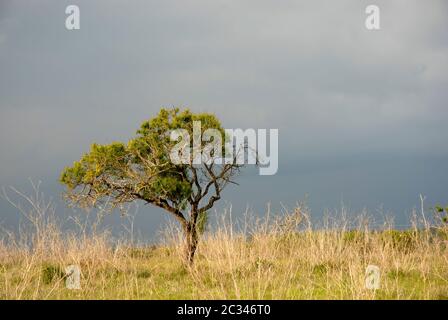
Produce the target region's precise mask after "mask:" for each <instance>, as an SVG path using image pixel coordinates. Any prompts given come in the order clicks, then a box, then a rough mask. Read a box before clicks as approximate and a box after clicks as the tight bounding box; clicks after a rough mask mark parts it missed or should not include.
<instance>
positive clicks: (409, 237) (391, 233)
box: [381, 230, 419, 251]
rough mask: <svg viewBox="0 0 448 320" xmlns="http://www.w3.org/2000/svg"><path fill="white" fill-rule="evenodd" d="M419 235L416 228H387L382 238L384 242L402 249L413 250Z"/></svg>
mask: <svg viewBox="0 0 448 320" xmlns="http://www.w3.org/2000/svg"><path fill="white" fill-rule="evenodd" d="M418 237H419V235H418V234H417V233H416V232H415V231H414V230H386V231H384V232H382V233H381V240H382V242H383V243H384V244H388V245H391V246H392V247H393V248H395V249H398V250H402V251H409V250H412V249H413V248H414V247H415V245H416V242H417V240H418Z"/></svg>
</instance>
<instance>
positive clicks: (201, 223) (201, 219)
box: [196, 211, 208, 234]
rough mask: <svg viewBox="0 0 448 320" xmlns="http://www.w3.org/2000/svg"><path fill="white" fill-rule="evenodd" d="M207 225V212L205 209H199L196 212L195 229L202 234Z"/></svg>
mask: <svg viewBox="0 0 448 320" xmlns="http://www.w3.org/2000/svg"><path fill="white" fill-rule="evenodd" d="M207 226H208V213H207V211H201V212H200V213H199V214H198V220H197V222H196V229H197V231H198V233H199V234H203V233H204V232H205V231H206V230H207Z"/></svg>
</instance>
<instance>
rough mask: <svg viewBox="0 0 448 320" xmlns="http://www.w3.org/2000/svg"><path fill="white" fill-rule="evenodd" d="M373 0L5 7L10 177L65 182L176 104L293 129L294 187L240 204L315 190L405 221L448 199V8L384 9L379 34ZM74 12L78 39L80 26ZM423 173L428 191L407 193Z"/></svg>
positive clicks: (0, 89) (283, 139)
mask: <svg viewBox="0 0 448 320" xmlns="http://www.w3.org/2000/svg"><path fill="white" fill-rule="evenodd" d="M370 2H371V1H369V2H367V1H355V0H353V1H349V0H346V1H337V2H336V1H334V2H330V1H205V0H204V1H129V2H126V3H124V2H122V1H38V2H37V1H35V2H25V1H20V2H19V1H6V2H5V1H2V4H1V5H0V71H1V72H0V97H1V98H0V126H1V127H0V148H1V150H2V152H1V154H0V163H1V164H2V165H1V167H0V181H1V182H2V184H19V183H22V181H24V180H25V179H26V178H27V177H30V176H31V177H37V178H41V179H43V180H44V181H45V180H51V181H52V182H51V183H53V181H55V180H56V178H57V175H58V173H59V171H60V170H61V169H62V168H63V167H64V166H65V165H68V164H70V163H71V161H73V160H75V159H77V158H78V157H79V155H80V154H81V153H82V152H84V151H86V150H87V148H88V146H89V144H90V143H91V142H93V141H97V142H110V141H113V140H126V139H128V138H129V137H131V136H132V134H133V133H134V132H135V129H136V128H137V126H138V124H139V123H140V122H141V121H142V120H144V119H146V118H149V117H151V116H152V115H154V114H155V113H156V112H157V110H158V109H159V108H160V107H161V106H173V105H176V106H179V105H183V106H188V107H191V108H192V109H194V110H195V111H211V112H215V113H216V114H217V115H218V116H219V117H220V118H222V119H223V123H224V126H226V127H230V128H232V127H243V128H247V127H255V128H279V129H280V155H279V159H280V171H279V175H278V176H276V177H269V178H268V177H255V176H253V177H251V178H244V179H249V180H250V181H249V180H248V182H246V186H247V187H245V186H244V183H242V186H241V187H240V189H241V190H243V192H239V193H235V194H233V193H232V191H229V196H228V200H231V201H232V202H235V203H237V204H240V206H244V204H245V202H249V203H254V202H257V201H258V202H257V203H258V205H261V206H262V205H264V203H261V204H260V203H259V200H257V199H260V197H255V196H253V195H252V194H256V193H261V194H263V195H265V196H266V197H268V198H266V202H267V201H269V200H272V201H285V202H290V203H294V202H295V200H297V198H298V197H300V196H301V195H302V194H303V193H304V192H308V191H310V193H314V196H315V197H316V198H317V200H316V201H317V207H318V208H321V207H322V206H323V205H331V204H334V202H335V201H336V204H337V202H338V199H339V198H340V195H341V194H345V196H344V197H350V196H351V195H352V196H354V197H356V199H357V200H355V199H350V200H353V201H355V202H356V201H359V202H356V203H357V204H359V205H364V204H365V205H376V204H379V203H383V201H386V203H387V204H388V205H389V206H390V207H392V208H394V209H397V208H398V209H399V210H404V209H407V208H410V207H412V206H413V205H414V203H415V202H412V200H411V199H412V197H416V196H417V195H418V192H427V193H430V194H432V195H433V198H434V200H436V199H438V200H440V201H442V200H443V199H439V198H441V197H443V195H444V194H443V192H442V191H440V188H442V186H441V185H439V180H438V179H439V177H440V175H446V173H444V172H445V171H446V170H444V168H445V167H444V166H443V163H444V161H443V160H440V159H444V158H443V157H446V156H447V151H446V148H444V146H445V145H446V142H447V138H448V131H447V130H446V129H443V128H444V127H446V121H447V120H448V114H447V110H448V108H447V107H446V101H447V98H448V96H447V95H448V94H447V93H446V92H447V91H446V87H447V85H448V42H447V37H446V30H448V19H447V16H448V5H447V4H446V2H445V1H442V0H440V1H437V0H432V1H417V0H414V1H374V3H375V4H377V5H378V6H379V7H380V9H381V28H382V29H381V30H380V31H368V30H366V29H365V28H364V19H365V16H366V15H365V13H364V10H365V7H366V6H367V5H368V4H371V3H370ZM68 4H78V5H79V6H80V9H81V30H79V31H67V30H66V29H65V26H64V23H65V17H66V16H65V13H64V11H65V7H66V6H67V5H68ZM423 155H424V156H427V157H430V159H429V160H428V161H429V162H431V163H432V170H430V171H429V172H433V173H432V174H430V173H428V171H427V168H426V167H420V163H421V161H423V160H421V157H422V156H423ZM433 156H434V157H436V158H431V157H433ZM403 157H404V159H403ZM353 158H355V159H359V163H360V167H357V168H358V169H353V168H352V169H350V170H352V171H350V172H348V171H347V170H349V168H348V169H343V168H346V167H344V165H343V163H344V162H348V163H350V159H353ZM375 159H376V160H375ZM378 159H379V160H378ZM381 159H382V160H381ZM385 159H387V160H385ZM403 161H405V162H406V161H407V162H406V163H407V165H404V166H402V167H401V166H400V163H403ZM423 162H425V161H423ZM335 164H337V165H336V167H335ZM413 165H414V166H415V168H417V169H415V170H416V171H418V172H417V173H416V174H417V175H418V176H419V177H425V178H422V179H423V180H424V181H423V182H421V181H420V180H421V179H420V178H415V180H412V181H408V182H406V185H402V184H401V183H402V182H401V181H405V180H406V179H407V178H408V177H409V176H412V174H413ZM400 167H401V169H400ZM304 168H307V169H306V170H305V169H304ZM405 168H406V170H405ZM418 168H420V169H421V170H420V169H418ZM328 170H330V171H328ZM353 170H354V171H353ZM356 170H358V171H356ZM419 170H420V171H419ZM313 172H314V174H312V173H313ZM324 172H328V174H323V173H324ZM379 172H389V176H394V177H395V179H394V180H393V181H395V182H391V181H386V180H381V181H378V180H376V177H377V175H378V174H379ZM391 173H393V174H391ZM330 177H331V183H329V181H328V179H329V178H330ZM345 177H351V178H352V180H350V179H346V178H345ZM356 177H358V179H356ZM361 177H362V179H363V181H364V182H365V183H367V184H369V185H370V187H369V188H368V189H362V187H361V188H357V187H356V186H358V185H359V184H362V183H363V182H362V181H360V180H359V179H361ZM251 179H252V180H251ZM350 181H351V182H350ZM406 181H407V180H406ZM345 183H351V184H350V185H345ZM384 183H386V184H388V186H384V185H383V184H384ZM409 183H410V184H415V185H414V186H413V187H412V188H409V185H408V184H409ZM419 183H420V185H418V184H419ZM381 188H386V189H387V188H389V189H387V191H384V192H383V191H381V192H380V191H375V190H379V189H381ZM421 189H423V190H421ZM360 190H361V191H360ZM362 190H365V192H362ZM397 190H399V191H397ZM355 191H356V192H355ZM394 192H395V194H396V197H395V199H389V198H388V197H386V194H388V193H392V194H393V193H394ZM385 198H387V199H385ZM363 202H364V204H363ZM401 213H402V212H398V214H401Z"/></svg>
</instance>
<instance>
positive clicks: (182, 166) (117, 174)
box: [60, 109, 242, 264]
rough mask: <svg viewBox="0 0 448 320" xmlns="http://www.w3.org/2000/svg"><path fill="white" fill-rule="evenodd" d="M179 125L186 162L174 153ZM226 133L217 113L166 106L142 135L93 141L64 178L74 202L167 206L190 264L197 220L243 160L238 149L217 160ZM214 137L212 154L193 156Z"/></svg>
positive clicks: (110, 206) (109, 206) (144, 127)
mask: <svg viewBox="0 0 448 320" xmlns="http://www.w3.org/2000/svg"><path fill="white" fill-rule="evenodd" d="M197 121H199V123H200V125H201V129H202V130H201V133H200V137H199V145H198V144H197V143H196V144H195V142H194V141H193V140H194V138H195V137H194V134H196V135H197V133H196V132H195V130H194V124H195V123H197ZM179 129H180V130H183V131H181V132H183V133H186V134H187V135H186V137H188V141H184V142H186V143H187V144H188V145H187V147H186V148H185V149H184V150H183V152H182V151H181V153H180V156H183V157H185V156H186V161H183V162H182V163H178V162H173V161H172V157H171V153H172V151H173V150H175V149H174V148H175V147H176V146H179V141H173V139H172V132H174V131H173V130H179ZM207 129H215V132H218V133H219V136H216V135H215V136H214V137H213V139H211V138H210V137H208V138H207V137H205V135H204V134H203V132H206V130H207ZM177 137H178V138H179V137H180V136H179V135H178V136H177ZM184 138H185V137H184ZM196 138H198V137H196ZM225 138H226V137H225V131H224V129H223V128H222V127H221V124H220V122H219V120H218V119H217V118H216V117H215V116H214V115H212V114H208V113H200V114H194V113H191V112H190V111H189V110H188V109H187V110H184V111H182V112H181V111H179V109H162V110H161V111H160V112H159V114H158V115H157V116H156V117H155V118H153V119H151V120H149V121H145V122H143V124H142V125H141V127H140V129H139V130H138V131H137V136H136V137H135V138H133V139H131V140H130V141H129V142H128V143H127V144H123V143H121V142H114V143H112V144H109V145H98V144H93V145H92V146H91V150H90V152H89V153H87V154H85V155H84V156H83V157H82V158H81V159H80V160H79V161H76V162H74V164H73V166H72V167H67V168H65V169H64V171H63V172H62V174H61V178H60V181H61V182H62V183H63V184H65V185H66V186H67V190H66V193H65V196H66V198H67V199H68V200H69V202H70V203H71V204H76V205H78V206H81V207H83V208H92V207H101V208H107V209H109V210H113V209H116V208H122V207H123V205H124V204H126V203H130V202H133V201H138V200H141V201H144V202H145V203H148V204H152V205H154V206H157V207H160V208H163V209H165V210H166V211H167V212H169V213H170V214H172V215H173V216H174V217H175V218H176V219H177V221H179V223H180V225H181V226H182V229H183V231H184V234H185V239H186V260H187V262H189V263H190V264H191V263H192V262H193V259H194V254H195V252H196V249H197V245H198V240H199V235H198V232H199V230H198V229H199V227H198V226H200V225H201V222H202V221H204V220H203V218H204V217H205V216H206V215H207V212H208V211H209V210H210V209H211V208H212V207H213V205H214V204H215V203H216V201H218V200H219V199H220V198H221V192H222V190H223V189H224V187H226V186H227V185H228V184H229V183H235V182H234V181H233V180H232V178H233V177H234V176H235V175H236V174H237V173H238V172H239V170H240V168H241V166H242V164H237V161H236V158H237V157H236V155H234V156H233V153H232V157H231V158H230V161H225V162H224V161H222V162H223V163H221V164H219V163H217V161H214V160H215V159H217V158H218V157H219V156H220V155H219V154H220V153H221V152H222V154H224V155H225V154H226V150H227V149H226V146H225V144H223V143H222V141H224V140H225ZM207 139H208V141H207ZM181 140H182V139H181ZM210 143H211V144H212V145H213V148H211V149H209V152H208V155H207V156H208V158H207V157H205V158H204V156H206V155H205V154H204V155H203V158H202V160H205V161H201V162H200V163H198V162H197V161H194V160H195V158H194V156H195V150H196V149H197V148H201V150H202V149H204V147H206V146H207V145H209V144H210ZM216 146H217V148H222V149H216V148H215V147H216ZM210 150H211V151H210ZM185 151H186V152H185ZM217 151H220V152H217ZM239 151H240V150H239ZM206 158H207V159H206ZM183 159H185V158H183Z"/></svg>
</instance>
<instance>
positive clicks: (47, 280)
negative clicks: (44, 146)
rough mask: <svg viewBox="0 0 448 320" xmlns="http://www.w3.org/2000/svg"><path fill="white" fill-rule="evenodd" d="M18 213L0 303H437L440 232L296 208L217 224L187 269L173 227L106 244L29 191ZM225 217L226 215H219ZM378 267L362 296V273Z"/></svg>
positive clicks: (444, 277)
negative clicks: (23, 220)
mask: <svg viewBox="0 0 448 320" xmlns="http://www.w3.org/2000/svg"><path fill="white" fill-rule="evenodd" d="M25 199H27V201H29V204H30V210H28V211H25V210H23V209H21V208H20V207H19V208H20V210H21V211H22V213H24V214H25V215H26V217H27V219H28V220H29V222H30V223H29V226H30V227H29V228H28V229H26V230H23V231H22V232H21V234H20V236H19V237H18V238H17V237H15V236H14V235H13V234H12V233H8V232H6V231H2V233H1V234H2V241H0V298H1V299H447V298H448V254H447V253H448V252H447V230H446V229H443V228H440V229H432V228H429V227H428V226H427V227H426V228H417V227H415V228H413V229H411V230H407V231H396V230H394V229H392V228H391V227H389V228H385V229H384V230H383V231H370V230H369V223H368V221H367V220H366V219H360V220H359V221H360V222H359V223H358V224H357V226H356V228H353V226H350V228H349V224H348V223H347V220H344V219H342V218H340V219H334V220H331V221H336V222H332V223H330V222H327V223H325V224H324V225H323V226H322V227H320V228H314V227H313V225H312V224H311V223H310V222H309V219H308V210H307V209H306V207H304V206H298V207H297V208H296V209H295V210H294V212H292V213H288V212H285V213H284V214H283V215H281V216H277V217H266V219H264V220H252V221H251V222H247V223H245V224H244V228H242V231H236V230H235V228H234V224H233V223H229V221H228V220H225V219H223V221H221V223H219V227H217V228H215V229H214V231H213V232H208V233H206V234H204V236H203V238H202V241H201V244H200V247H199V250H198V254H197V259H196V262H195V265H194V266H193V267H192V268H187V267H185V266H184V264H183V263H182V255H183V247H182V241H181V239H182V235H181V234H180V233H179V232H178V230H177V229H176V228H170V229H169V230H168V231H167V232H166V233H165V241H164V242H163V243H161V244H160V245H157V246H135V245H132V244H129V243H126V242H118V243H117V242H116V241H112V240H111V238H110V236H109V235H108V234H107V233H102V232H96V231H95V230H89V232H87V231H86V228H85V226H84V227H82V228H80V229H81V231H80V232H77V233H76V234H75V233H71V234H63V233H62V232H61V228H60V226H59V224H58V223H57V222H56V220H55V218H54V216H53V215H54V210H52V207H51V206H49V205H48V204H47V203H45V201H42V199H41V197H40V196H39V194H38V193H36V196H35V197H31V198H25ZM224 216H226V217H228V215H224ZM70 264H78V265H80V266H81V268H82V280H81V281H82V282H81V286H82V288H81V289H80V290H68V289H66V288H65V282H64V281H65V279H64V273H63V270H64V268H65V266H67V265H70ZM369 264H374V265H377V266H379V267H380V269H381V288H380V289H379V290H376V291H372V290H367V289H366V288H365V285H364V277H365V269H366V266H367V265H369Z"/></svg>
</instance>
